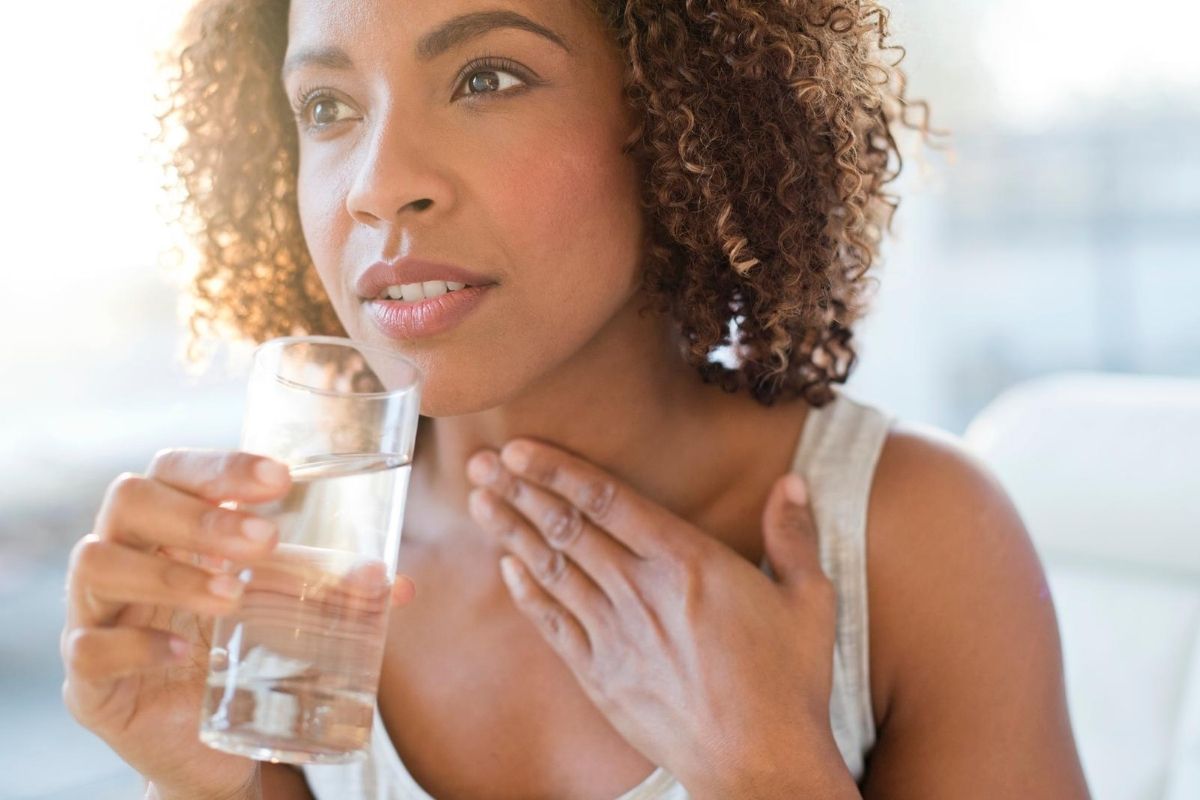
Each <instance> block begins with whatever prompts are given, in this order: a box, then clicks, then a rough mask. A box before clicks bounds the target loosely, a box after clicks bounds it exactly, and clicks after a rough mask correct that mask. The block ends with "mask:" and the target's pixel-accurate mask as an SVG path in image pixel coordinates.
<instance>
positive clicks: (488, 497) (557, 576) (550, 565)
mask: <svg viewBox="0 0 1200 800" xmlns="http://www.w3.org/2000/svg"><path fill="white" fill-rule="evenodd" d="M467 502H468V506H469V508H470V510H471V513H472V515H473V516H475V518H476V520H478V521H479V523H480V525H481V526H482V527H483V529H484V530H485V531H487V532H489V533H490V534H492V535H493V536H495V537H496V538H497V539H499V541H500V543H501V545H503V546H504V547H505V548H506V549H507V550H509V551H510V552H511V553H513V554H514V555H515V556H517V557H518V558H519V559H520V560H521V561H522V562H523V564H525V565H526V566H527V567H528V569H527V572H531V573H532V574H533V577H534V579H535V580H536V581H537V583H538V584H539V586H541V587H542V588H543V589H544V590H546V591H547V592H549V594H550V595H552V596H553V597H554V598H555V599H556V600H557V601H558V602H559V603H561V604H562V605H563V606H564V607H565V608H566V610H567V611H568V612H569V613H571V614H572V615H574V616H575V617H577V618H578V619H579V621H580V622H581V623H582V624H583V625H584V626H585V627H586V628H588V629H589V630H591V631H594V632H599V630H600V626H602V625H604V624H606V620H605V615H606V614H609V613H611V611H612V603H611V602H610V600H609V599H608V597H607V596H606V595H605V594H604V592H603V591H601V590H600V587H598V586H597V585H596V584H595V583H593V582H592V580H591V579H590V578H589V577H588V576H587V575H585V574H584V573H583V571H582V570H581V569H579V566H578V565H576V564H575V563H574V562H572V561H571V559H570V558H568V557H567V556H566V555H564V554H563V553H562V551H560V550H555V549H554V548H552V547H550V546H549V545H548V544H546V541H545V540H544V539H542V537H541V535H540V534H538V533H537V532H536V531H535V530H533V528H532V527H531V526H530V524H529V522H528V521H527V520H526V519H525V518H524V517H522V516H521V515H520V514H518V513H517V512H516V510H514V509H513V508H512V507H511V506H509V505H508V504H507V503H505V502H503V501H502V500H501V499H500V498H499V497H498V496H497V495H496V494H495V493H494V492H493V491H492V490H490V489H487V488H483V487H480V488H476V489H473V490H471V494H470V495H469V496H468V501H467Z"/></svg>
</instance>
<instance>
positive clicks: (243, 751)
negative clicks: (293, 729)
mask: <svg viewBox="0 0 1200 800" xmlns="http://www.w3.org/2000/svg"><path fill="white" fill-rule="evenodd" d="M200 741H202V742H204V743H205V744H206V745H208V746H209V747H211V748H213V749H214V750H220V751H222V752H225V753H232V754H233V755H237V756H246V757H248V758H253V759H254V760H255V761H270V762H271V763H273V764H280V763H283V764H350V763H353V762H355V761H362V760H364V759H365V758H366V757H367V751H366V749H365V748H360V749H358V750H350V751H343V750H304V749H299V748H298V747H297V743H296V742H294V741H289V740H286V739H280V740H272V738H271V737H269V736H262V735H261V734H260V735H257V736H255V737H254V739H253V740H251V739H249V738H248V736H247V735H246V734H240V735H239V734H237V733H232V732H228V731H201V732H200Z"/></svg>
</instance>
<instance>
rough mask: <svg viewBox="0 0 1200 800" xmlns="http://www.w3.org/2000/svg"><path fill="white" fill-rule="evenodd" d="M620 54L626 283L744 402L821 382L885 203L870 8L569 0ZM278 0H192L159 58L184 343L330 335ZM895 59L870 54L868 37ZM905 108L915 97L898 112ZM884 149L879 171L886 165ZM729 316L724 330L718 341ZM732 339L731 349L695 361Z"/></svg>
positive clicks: (889, 129) (857, 293)
mask: <svg viewBox="0 0 1200 800" xmlns="http://www.w3.org/2000/svg"><path fill="white" fill-rule="evenodd" d="M590 2H591V4H592V6H593V7H594V9H595V11H596V12H598V13H599V15H600V17H601V20H602V22H603V24H605V25H606V26H607V28H608V29H609V30H610V31H611V33H612V35H613V36H614V37H615V40H616V42H617V43H618V44H619V45H620V48H621V50H622V52H623V53H624V55H625V58H626V61H627V69H626V72H625V87H624V88H625V96H626V98H627V100H628V102H629V103H631V104H632V105H633V107H634V108H635V109H637V110H638V111H640V112H641V113H640V119H641V124H640V125H639V127H638V129H637V130H636V131H635V132H634V133H633V135H632V136H631V137H630V138H629V140H628V141H627V142H626V143H625V152H626V153H627V154H628V155H630V156H631V157H633V158H635V159H636V161H637V163H638V165H639V166H640V168H641V170H642V172H641V174H642V176H643V182H642V187H643V188H642V206H643V208H644V211H645V214H646V218H647V221H648V225H649V245H648V248H647V253H646V254H645V263H644V265H643V272H642V275H643V290H644V293H645V295H646V297H647V300H648V302H647V303H646V305H645V306H643V309H642V310H643V311H645V310H648V309H651V308H653V309H654V310H656V311H658V312H660V313H666V314H669V315H670V317H671V318H672V319H673V320H675V322H676V323H677V324H678V326H679V330H680V332H681V334H682V337H683V338H682V340H683V342H684V349H683V352H682V355H683V357H684V358H685V359H686V360H687V362H688V363H689V364H691V365H692V366H694V367H696V368H697V369H698V370H699V372H700V374H701V375H702V376H703V378H704V380H705V381H708V382H716V383H719V384H720V385H721V386H722V387H723V388H724V389H725V390H726V391H729V392H736V391H739V390H741V389H742V388H747V389H749V391H750V394H751V395H752V396H753V397H754V398H755V399H756V400H758V401H759V402H760V403H763V404H764V405H770V404H772V403H773V402H774V401H775V400H776V399H777V398H779V397H782V396H789V397H794V396H797V395H803V397H804V398H805V400H806V401H807V402H809V403H810V404H812V405H815V406H822V405H825V404H826V403H827V402H829V401H830V400H831V399H832V398H833V392H832V389H831V387H830V384H832V383H844V382H845V381H846V379H847V378H848V377H849V374H850V371H851V368H852V367H853V365H854V361H855V357H856V356H855V349H854V346H853V345H852V344H851V337H852V330H851V329H852V325H853V323H854V322H855V321H856V320H857V319H859V318H860V317H861V316H862V314H863V313H864V311H865V309H866V305H867V297H866V289H867V286H868V278H867V276H866V273H867V271H868V269H869V268H870V267H871V265H872V263H873V262H874V261H875V260H876V259H877V258H878V256H879V248H880V243H881V240H882V236H883V231H884V230H885V228H886V229H887V230H889V231H890V229H891V222H892V217H893V215H894V213H895V210H896V208H897V207H898V205H899V200H898V198H896V197H895V195H892V194H889V193H887V192H885V191H884V188H885V185H886V184H887V183H889V182H891V181H893V180H894V179H895V178H896V177H897V176H898V175H899V173H900V169H901V166H902V158H901V154H900V150H899V148H898V146H897V143H896V140H895V139H894V138H893V133H894V130H893V127H894V126H895V125H896V124H898V123H902V124H904V125H905V126H907V127H909V128H911V129H913V130H916V131H919V132H920V133H921V134H922V137H923V139H927V137H928V135H929V133H930V132H931V130H930V128H929V127H928V124H927V121H928V106H927V105H926V104H925V103H923V102H912V101H909V100H908V99H907V98H906V97H905V81H906V76H905V74H904V72H903V71H902V70H901V69H899V66H898V65H899V63H900V61H902V60H903V58H904V49H903V48H901V47H898V46H894V45H889V44H887V37H888V12H887V10H886V9H885V8H883V7H882V6H881V5H880V4H879V3H876V2H869V1H868V0H863V1H861V2H831V0H768V2H763V1H762V0H706V1H704V2H702V1H701V0H685V1H684V2H682V3H678V4H671V3H662V2H660V0H590ZM287 18H288V0H201V2H199V3H198V4H197V5H196V6H195V7H194V8H193V10H192V11H191V13H190V14H189V15H188V18H187V20H186V22H185V24H184V26H183V28H182V29H181V31H180V35H179V37H178V41H177V48H176V50H175V51H174V52H173V53H172V54H171V55H170V62H169V63H170V66H171V67H172V74H170V75H169V76H168V77H167V81H168V87H169V88H168V91H167V92H166V93H165V95H164V96H163V97H161V98H160V99H161V100H165V101H166V104H167V105H166V108H165V109H164V110H163V111H162V112H161V113H160V114H158V115H157V117H158V120H159V122H160V125H161V127H160V130H159V135H158V136H157V137H156V141H157V142H158V143H159V144H163V145H167V155H166V157H165V158H164V159H163V163H164V167H165V169H166V171H167V175H168V182H167V184H166V186H165V188H167V189H168V190H171V191H173V192H174V198H175V201H176V203H175V208H176V210H177V213H176V215H175V216H174V217H173V221H174V222H176V223H178V224H180V225H181V226H182V227H183V229H184V230H185V232H186V233H187V235H189V236H190V237H191V238H192V239H193V240H194V242H195V244H196V251H197V255H198V259H199V263H198V265H197V267H196V269H195V271H194V273H193V274H192V275H190V278H189V286H188V290H189V291H188V294H189V295H190V299H191V301H192V308H191V311H190V315H189V320H188V327H189V332H190V338H189V341H188V345H187V359H188V360H189V361H191V362H192V363H193V364H194V363H195V362H196V361H197V355H196V354H197V352H198V346H199V344H200V342H201V340H202V339H203V338H204V337H205V336H206V335H211V334H215V335H216V336H217V337H219V338H220V337H224V338H230V339H243V340H245V339H249V340H251V341H255V342H259V341H263V340H265V339H268V338H271V337H275V336H285V335H297V334H310V333H311V334H326V335H337V336H345V335H346V333H345V331H344V329H343V328H342V325H341V323H340V322H339V321H338V319H337V317H336V315H335V314H334V311H333V308H332V306H331V304H330V303H329V300H328V298H327V296H326V294H325V290H324V288H323V287H322V285H321V283H320V281H319V279H318V277H317V274H316V270H315V269H314V268H313V266H312V263H311V260H310V256H309V253H308V249H307V247H306V245H305V242H304V238H303V235H302V232H301V229H300V222H299V212H298V208H297V200H296V197H297V195H296V172H297V167H298V140H297V132H296V129H295V121H294V119H293V116H292V113H291V109H290V107H289V103H288V100H287V98H286V96H285V94H284V90H283V87H282V85H281V82H280V81H279V79H278V75H279V70H280V66H281V64H282V62H283V58H284V52H285V50H286V48H287ZM889 52H894V53H896V54H898V57H897V58H896V59H895V60H894V61H893V62H891V63H889V62H888V60H887V54H888V53H889ZM912 108H920V109H922V111H924V114H923V118H922V120H921V121H920V122H919V123H914V122H911V121H910V120H909V119H908V113H909V111H910V110H911V109H912ZM893 157H894V160H895V164H894V168H893V166H892V164H891V161H892V159H893ZM731 321H733V322H734V324H735V326H736V336H735V337H733V338H732V339H731V325H730V323H731ZM722 346H727V347H731V348H732V353H733V357H734V365H733V366H727V365H725V364H722V363H720V362H719V361H717V360H714V359H713V358H712V355H713V352H714V350H715V349H716V348H718V347H722Z"/></svg>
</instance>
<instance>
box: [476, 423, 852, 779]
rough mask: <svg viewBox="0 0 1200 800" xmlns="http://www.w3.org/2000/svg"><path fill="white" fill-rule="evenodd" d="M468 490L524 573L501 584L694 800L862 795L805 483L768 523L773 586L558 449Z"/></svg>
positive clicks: (508, 569) (514, 570)
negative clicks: (842, 789) (834, 784)
mask: <svg viewBox="0 0 1200 800" xmlns="http://www.w3.org/2000/svg"><path fill="white" fill-rule="evenodd" d="M467 474H468V477H469V478H470V479H471V481H472V482H473V483H475V484H477V485H478V487H479V488H476V489H474V490H473V491H472V492H471V497H470V510H471V514H472V516H473V517H474V518H475V519H476V521H477V522H478V523H479V524H480V525H481V526H482V527H483V528H484V530H486V531H488V532H490V533H492V534H494V535H495V536H496V537H497V538H498V539H499V541H500V542H501V543H502V544H503V546H504V547H505V549H507V550H508V551H509V553H511V556H515V558H513V557H511V556H509V555H506V556H505V557H503V558H502V559H501V572H502V573H503V574H504V578H505V583H506V584H507V585H508V587H509V590H510V592H511V594H512V596H513V598H514V600H515V602H516V604H517V606H518V607H519V608H520V609H521V611H523V612H524V613H525V615H526V616H528V618H529V619H530V620H531V621H532V622H533V623H534V624H535V625H536V626H537V627H538V629H539V630H540V631H541V633H542V635H543V636H544V638H545V639H546V641H547V642H548V643H549V644H550V646H551V647H552V648H553V649H554V650H555V651H556V652H557V653H558V654H559V655H560V656H561V657H562V659H563V660H564V661H565V662H566V664H567V666H568V667H569V668H570V669H571V671H572V672H573V673H574V675H575V677H576V678H577V679H578V681H579V684H580V686H581V687H582V688H583V690H584V692H586V694H587V695H588V697H589V698H591V700H592V702H594V703H595V704H596V706H597V707H598V708H599V709H600V711H601V712H602V713H604V715H605V716H606V717H607V718H608V720H609V721H610V722H611V723H612V725H613V727H614V728H615V729H616V730H617V731H618V732H619V733H620V734H621V735H622V736H623V737H624V738H625V739H626V740H627V741H628V742H629V743H630V744H631V745H632V746H634V747H635V748H637V749H638V751H640V752H641V753H642V754H643V755H644V756H646V757H647V758H648V759H650V760H651V761H653V762H654V763H655V764H660V765H663V766H664V767H666V768H667V769H668V770H670V771H671V772H672V773H673V774H674V775H675V776H676V777H677V778H678V779H679V780H680V782H681V783H683V784H684V786H686V787H687V788H688V790H689V791H690V792H691V794H692V795H693V796H694V797H700V796H711V797H735V796H755V797H772V796H779V797H785V796H787V797H790V796H798V795H792V794H789V792H792V791H809V790H811V788H813V787H814V784H813V783H811V782H810V783H803V781H805V780H807V779H806V778H805V774H807V775H809V776H815V775H816V774H817V771H819V772H820V773H821V774H822V775H823V780H825V783H818V784H815V785H816V786H828V785H830V784H829V783H828V779H829V776H834V780H836V781H838V782H839V784H838V785H840V786H844V785H845V783H844V781H849V786H851V787H853V780H852V779H851V777H850V774H849V772H848V771H847V770H846V769H845V766H844V764H843V763H842V759H841V756H840V754H839V752H838V750H837V747H836V745H835V743H834V739H833V734H832V732H831V729H830V718H829V699H830V692H831V685H832V680H833V645H834V637H835V622H836V607H837V603H836V595H835V592H834V587H833V585H832V583H831V582H830V581H829V579H828V578H827V577H826V576H825V574H824V572H823V571H822V570H821V566H820V560H819V556H818V542H817V531H816V525H815V522H814V521H813V517H812V515H811V513H810V510H809V507H808V503H807V491H806V487H805V485H804V481H803V479H801V478H800V477H799V476H798V475H796V476H791V475H785V476H782V477H781V478H780V480H778V481H777V482H776V484H775V485H774V487H773V488H772V490H771V494H770V497H769V499H768V501H767V504H766V507H765V508H764V510H763V517H762V524H763V537H764V546H765V549H766V553H767V557H768V559H769V563H770V566H771V570H772V572H774V574H775V576H776V579H775V580H772V579H771V578H770V577H768V576H767V575H766V574H764V573H763V572H762V571H761V570H760V569H758V568H757V567H756V566H755V565H753V564H751V563H749V562H748V561H747V560H746V559H745V558H743V557H741V556H739V555H738V554H737V553H735V552H734V551H733V550H732V549H731V548H729V547H727V546H726V545H724V544H723V543H721V542H719V541H718V540H716V539H714V538H713V537H711V536H709V535H708V534H706V533H705V532H703V531H702V530H700V529H698V528H697V527H695V526H694V525H692V524H690V523H689V522H687V521H686V520H683V519H681V518H680V517H678V516H676V515H674V514H673V513H671V512H669V511H667V510H666V509H665V508H662V507H661V506H659V505H657V504H655V503H653V502H651V501H650V500H648V499H647V498H645V497H643V496H642V495H640V494H638V493H637V492H636V491H634V490H633V489H632V488H630V487H629V486H628V485H626V484H624V483H622V482H621V481H619V480H617V479H615V478H614V477H612V476H611V475H609V474H608V473H606V472H604V471H603V470H601V469H599V468H598V467H596V466H595V465H593V464H591V463H588V462H587V461H584V460H583V459H581V458H579V457H577V456H574V455H572V454H570V453H567V452H565V451H563V450H561V449H559V448H556V447H553V446H551V445H548V444H546V443H543V442H538V441H535V440H532V439H516V440H513V441H511V442H509V443H507V444H506V445H505V446H504V448H503V449H502V450H501V452H500V455H499V458H497V454H496V453H495V452H494V451H491V450H484V451H480V452H479V453H476V454H475V455H474V456H473V457H472V459H471V460H470V462H469V463H468V473H467ZM793 480H794V483H795V484H796V486H795V487H794V488H795V495H794V497H795V500H792V499H791V497H789V494H788V487H789V486H790V485H791V483H792V482H793ZM843 779H844V781H843ZM754 789H757V793H754V791H751V790H754ZM814 796H815V795H814ZM854 796H857V794H855V795H854Z"/></svg>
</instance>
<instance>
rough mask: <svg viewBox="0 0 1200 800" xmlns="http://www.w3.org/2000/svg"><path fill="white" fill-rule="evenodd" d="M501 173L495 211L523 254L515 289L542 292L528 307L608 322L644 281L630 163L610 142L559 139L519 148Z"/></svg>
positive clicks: (633, 173) (507, 236)
mask: <svg viewBox="0 0 1200 800" xmlns="http://www.w3.org/2000/svg"><path fill="white" fill-rule="evenodd" d="M610 151H614V152H610ZM546 153H552V154H553V155H552V156H551V157H546V156H545V155H543V154H546ZM500 173H501V174H499V175H497V176H495V178H494V180H495V182H494V184H493V185H495V186H496V187H500V188H498V191H499V192H501V195H500V196H497V197H496V198H495V199H494V202H493V203H492V207H493V208H495V209H497V211H496V213H497V215H498V217H499V219H498V222H499V224H500V225H501V226H502V230H503V233H502V234H501V235H502V237H503V241H505V242H507V243H508V244H509V245H510V246H511V249H512V252H513V253H515V254H519V255H518V258H517V263H516V264H514V265H513V267H514V278H515V279H516V282H517V283H520V284H521V285H522V288H524V289H530V288H532V289H536V290H538V291H536V292H534V293H532V294H530V295H527V297H528V298H529V300H530V302H535V303H539V304H545V305H556V306H558V307H559V308H560V309H562V311H561V312H560V313H568V314H574V315H576V316H581V317H585V318H586V317H590V318H591V320H592V321H593V322H595V317H596V315H597V314H599V315H603V316H607V315H610V314H611V313H612V311H613V310H615V308H616V307H618V306H619V305H621V304H622V303H623V302H624V300H625V299H626V298H627V297H628V295H629V293H630V292H631V291H633V290H634V288H635V287H636V284H637V278H638V275H639V266H640V248H641V237H642V223H641V211H640V206H639V196H638V184H637V176H636V171H635V169H634V168H633V165H632V163H631V162H630V161H629V160H628V159H627V158H625V157H624V156H622V155H621V153H620V152H619V148H618V147H617V146H615V145H612V144H610V143H608V142H596V141H590V140H585V141H567V142H563V141H562V140H561V139H560V140H558V141H543V142H540V143H539V146H536V147H522V148H521V149H520V154H519V155H515V156H514V157H513V158H510V159H505V163H504V166H503V168H502V170H500ZM539 301H540V302H539ZM549 313H550V314H551V315H553V316H556V317H557V316H559V314H556V313H555V312H554V311H552V310H551V311H549ZM583 321H584V320H583V319H580V322H583Z"/></svg>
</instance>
